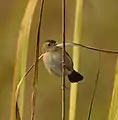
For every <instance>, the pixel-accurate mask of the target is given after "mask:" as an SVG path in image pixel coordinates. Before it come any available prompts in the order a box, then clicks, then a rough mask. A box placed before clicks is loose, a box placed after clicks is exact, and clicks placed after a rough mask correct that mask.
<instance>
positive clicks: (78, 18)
mask: <svg viewBox="0 0 118 120" xmlns="http://www.w3.org/2000/svg"><path fill="white" fill-rule="evenodd" d="M82 5H83V1H82V0H76V11H75V26H74V41H73V42H74V43H79V42H80V36H81V24H82ZM73 62H74V68H75V69H76V70H78V69H79V47H73ZM77 90H78V84H77V83H72V84H71V91H70V108H69V120H75V119H76V107H77V105H76V102H77Z"/></svg>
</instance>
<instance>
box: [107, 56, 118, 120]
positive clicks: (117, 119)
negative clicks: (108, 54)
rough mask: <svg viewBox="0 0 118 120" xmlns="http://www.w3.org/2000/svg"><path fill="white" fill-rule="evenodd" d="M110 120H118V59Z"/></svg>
mask: <svg viewBox="0 0 118 120" xmlns="http://www.w3.org/2000/svg"><path fill="white" fill-rule="evenodd" d="M108 120H118V58H117V61H116V72H115V80H114V88H113V93H112V99H111V106H110V108H109V117H108Z"/></svg>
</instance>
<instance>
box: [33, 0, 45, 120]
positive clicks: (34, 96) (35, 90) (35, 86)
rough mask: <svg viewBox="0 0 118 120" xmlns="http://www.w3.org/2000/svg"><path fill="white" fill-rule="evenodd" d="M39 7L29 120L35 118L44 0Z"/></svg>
mask: <svg viewBox="0 0 118 120" xmlns="http://www.w3.org/2000/svg"><path fill="white" fill-rule="evenodd" d="M40 4H41V6H40V15H39V17H40V18H39V25H38V31H37V43H36V61H35V71H34V81H33V85H32V87H33V91H32V100H31V120H34V116H35V106H36V93H37V85H38V57H39V42H40V31H41V23H42V15H43V8H44V0H41V3H40Z"/></svg>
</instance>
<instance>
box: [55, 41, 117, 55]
mask: <svg viewBox="0 0 118 120" xmlns="http://www.w3.org/2000/svg"><path fill="white" fill-rule="evenodd" d="M62 45H63V44H62V43H60V44H58V45H57V46H60V47H62ZM65 45H66V46H75V47H76V46H77V47H83V48H85V49H89V50H93V51H97V52H104V53H111V54H118V51H116V50H107V49H100V48H96V47H91V46H87V45H83V44H80V43H70V42H68V43H65Z"/></svg>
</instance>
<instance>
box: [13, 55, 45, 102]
mask: <svg viewBox="0 0 118 120" xmlns="http://www.w3.org/2000/svg"><path fill="white" fill-rule="evenodd" d="M42 57H43V54H42V55H41V56H40V57H39V58H38V60H40V59H41V58H42ZM34 66H35V62H34V63H33V64H32V65H31V66H30V67H29V69H28V70H27V71H26V73H25V74H24V75H23V77H22V78H21V80H20V81H19V83H18V84H17V87H16V91H15V100H16V101H17V98H18V92H19V89H20V86H21V84H22V82H23V80H24V79H25V77H26V76H27V75H28V73H29V72H30V71H31V70H32V68H33V67H34Z"/></svg>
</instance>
